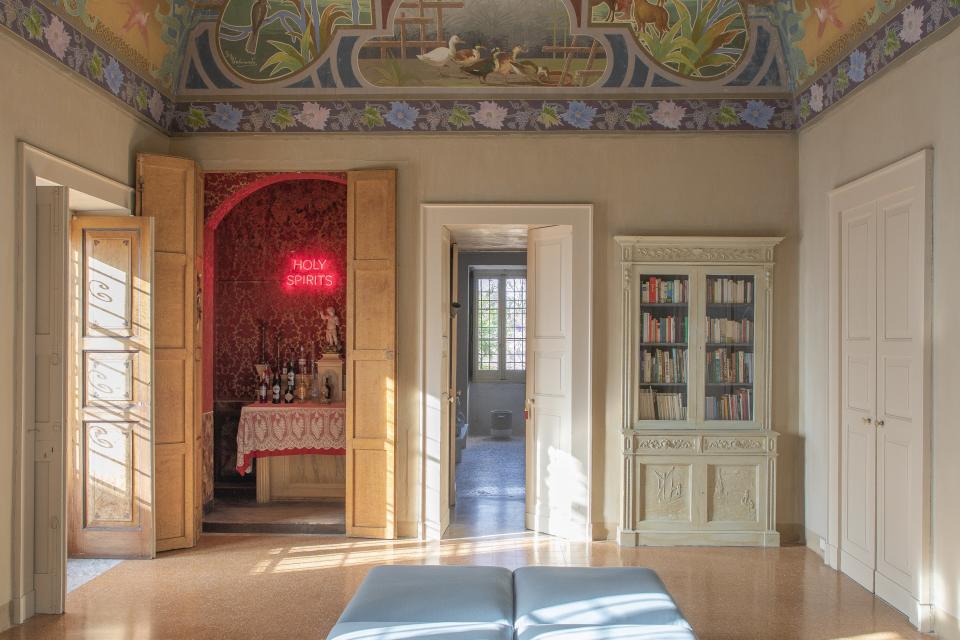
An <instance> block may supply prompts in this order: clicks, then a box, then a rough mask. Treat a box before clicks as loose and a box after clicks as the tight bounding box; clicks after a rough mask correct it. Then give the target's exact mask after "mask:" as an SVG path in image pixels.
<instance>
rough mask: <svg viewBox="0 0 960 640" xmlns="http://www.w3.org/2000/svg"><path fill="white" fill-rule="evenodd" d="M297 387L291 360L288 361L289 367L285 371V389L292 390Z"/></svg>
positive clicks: (295, 371) (295, 374)
mask: <svg viewBox="0 0 960 640" xmlns="http://www.w3.org/2000/svg"><path fill="white" fill-rule="evenodd" d="M296 386H297V369H296V366H295V365H294V364H293V360H291V361H290V367H289V368H288V369H287V387H289V388H291V389H293V388H294V387H296Z"/></svg>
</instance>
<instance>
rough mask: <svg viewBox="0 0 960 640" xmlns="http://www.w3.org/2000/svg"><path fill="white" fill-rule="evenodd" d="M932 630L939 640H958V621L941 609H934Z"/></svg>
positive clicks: (959, 639)
mask: <svg viewBox="0 0 960 640" xmlns="http://www.w3.org/2000/svg"><path fill="white" fill-rule="evenodd" d="M933 630H934V632H935V633H936V635H937V637H938V638H939V639H940V640H960V620H958V619H957V618H955V617H954V616H952V615H950V614H949V613H947V612H946V611H944V610H943V609H934V623H933Z"/></svg>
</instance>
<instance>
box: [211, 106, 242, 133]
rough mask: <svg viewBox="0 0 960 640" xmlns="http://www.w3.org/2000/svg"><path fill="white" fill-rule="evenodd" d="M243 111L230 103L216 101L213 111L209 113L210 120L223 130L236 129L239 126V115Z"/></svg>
mask: <svg viewBox="0 0 960 640" xmlns="http://www.w3.org/2000/svg"><path fill="white" fill-rule="evenodd" d="M242 115H243V112H242V111H240V109H237V108H236V107H234V106H233V105H231V104H227V103H225V102H218V103H217V105H216V107H215V108H214V111H213V113H211V114H210V122H211V123H212V124H213V125H214V126H215V127H218V128H220V129H223V130H224V131H236V130H237V129H239V128H240V117H241V116H242Z"/></svg>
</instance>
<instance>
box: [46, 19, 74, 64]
mask: <svg viewBox="0 0 960 640" xmlns="http://www.w3.org/2000/svg"><path fill="white" fill-rule="evenodd" d="M43 35H44V37H45V38H46V39H47V45H48V46H49V47H50V50H51V51H53V55H55V56H57V58H59V59H60V60H63V56H65V55H67V47H68V46H70V34H69V33H67V28H66V26H65V25H64V24H63V20H61V19H60V18H58V17H57V16H51V18H50V24H48V25H47V26H45V27H44V28H43Z"/></svg>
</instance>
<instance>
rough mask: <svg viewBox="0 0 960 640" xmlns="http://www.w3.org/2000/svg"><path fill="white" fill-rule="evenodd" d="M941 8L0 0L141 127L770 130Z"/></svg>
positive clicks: (684, 0) (449, 0) (853, 78)
mask: <svg viewBox="0 0 960 640" xmlns="http://www.w3.org/2000/svg"><path fill="white" fill-rule="evenodd" d="M958 18H960V0H522V1H520V0H0V26H2V27H5V28H6V30H7V31H11V32H13V33H14V34H16V35H18V36H20V37H21V38H22V39H23V40H25V41H26V42H27V43H29V44H31V45H32V46H34V47H35V48H37V49H39V50H41V51H43V52H44V53H46V54H47V55H50V56H52V57H54V58H56V59H57V60H59V61H60V62H62V63H63V64H65V65H67V66H68V67H70V68H71V69H73V70H74V71H75V72H77V73H79V74H81V75H83V76H84V77H86V78H87V79H88V80H90V81H91V82H93V83H95V84H97V85H99V86H100V87H102V88H103V89H104V90H106V91H108V92H110V93H112V94H114V95H115V96H116V97H117V98H118V99H120V100H122V101H123V102H125V103H126V104H127V105H128V106H129V107H131V108H132V109H134V110H136V111H137V112H139V113H140V114H141V115H142V116H144V117H145V118H147V119H149V120H151V121H152V122H154V123H155V124H157V125H158V126H160V127H161V128H163V129H165V130H167V131H170V132H172V133H190V132H196V131H215V132H231V131H401V132H402V131H467V130H472V131H483V130H503V131H564V130H599V131H611V130H622V131H636V130H671V129H673V130H700V129H713V130H757V129H774V130H784V129H792V128H796V127H798V126H802V125H803V124H805V123H806V122H809V121H810V120H812V119H814V118H816V117H817V116H818V115H819V114H820V113H822V112H823V110H824V109H826V108H828V107H829V106H830V105H832V104H833V103H835V102H836V101H838V100H839V99H841V98H842V97H843V96H844V95H846V94H847V93H849V92H850V91H852V90H854V89H856V87H857V86H859V85H860V84H862V83H863V82H866V81H867V80H868V79H869V78H870V77H871V76H873V75H874V74H876V73H877V72H879V71H880V70H882V69H883V68H884V67H886V65H887V64H889V63H890V62H892V61H893V60H895V59H896V58H898V57H900V56H901V55H903V54H905V53H907V52H908V51H910V50H911V49H913V48H914V47H915V46H916V45H917V44H919V43H920V42H921V41H922V40H923V39H924V38H926V37H927V36H929V35H931V34H933V33H934V32H937V31H941V30H942V29H946V28H952V27H953V26H956V24H957V23H958V22H960V20H958Z"/></svg>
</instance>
